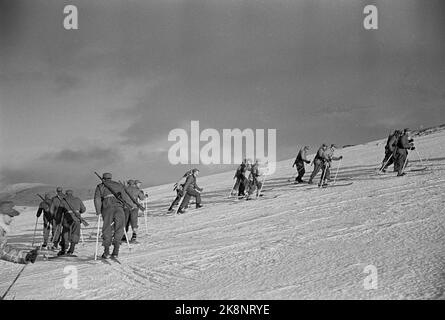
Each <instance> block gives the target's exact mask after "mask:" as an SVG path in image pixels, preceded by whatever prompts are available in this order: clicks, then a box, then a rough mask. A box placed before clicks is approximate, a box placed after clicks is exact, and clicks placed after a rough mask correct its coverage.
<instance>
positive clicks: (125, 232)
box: [94, 214, 131, 260]
mask: <svg viewBox="0 0 445 320" xmlns="http://www.w3.org/2000/svg"><path fill="white" fill-rule="evenodd" d="M100 217H101V215H100V214H99V215H97V230H96V250H95V253H94V260H97V255H98V250H99V233H100ZM113 224H114V222H112V223H111V225H110V226H112V225H113ZM124 235H125V240H126V241H127V246H128V250H129V251H131V245H130V241H129V240H128V235H127V231H126V230H125V226H124Z"/></svg>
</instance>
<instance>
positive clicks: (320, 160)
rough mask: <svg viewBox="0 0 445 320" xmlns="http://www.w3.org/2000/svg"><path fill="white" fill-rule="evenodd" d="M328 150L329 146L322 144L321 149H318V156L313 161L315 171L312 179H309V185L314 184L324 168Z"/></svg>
mask: <svg viewBox="0 0 445 320" xmlns="http://www.w3.org/2000/svg"><path fill="white" fill-rule="evenodd" d="M327 149H328V146H327V145H326V144H324V143H323V144H322V145H321V147H320V148H318V151H317V154H316V155H315V157H314V160H312V164H313V165H314V170H313V171H312V174H311V177H310V178H309V181H308V182H307V183H309V184H312V183H313V180H314V178H315V176H316V175H317V173H318V172H319V171H320V169H321V168H322V166H323V154H324V152H325V151H326V150H327Z"/></svg>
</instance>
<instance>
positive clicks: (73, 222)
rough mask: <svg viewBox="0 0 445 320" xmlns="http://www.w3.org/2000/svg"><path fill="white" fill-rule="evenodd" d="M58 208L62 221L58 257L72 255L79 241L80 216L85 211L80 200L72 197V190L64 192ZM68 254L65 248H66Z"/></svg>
mask: <svg viewBox="0 0 445 320" xmlns="http://www.w3.org/2000/svg"><path fill="white" fill-rule="evenodd" d="M60 207H61V208H63V211H64V214H63V220H62V226H63V229H62V239H63V240H62V245H61V248H60V251H59V253H57V255H58V256H63V255H65V254H68V255H72V254H74V249H75V248H76V244H78V243H79V239H80V223H81V220H80V218H81V214H82V213H84V212H85V211H86V208H85V205H84V204H83V202H82V200H80V199H79V198H77V197H75V196H74V195H73V191H72V190H66V195H65V197H64V198H62V201H61V204H60ZM68 244H69V249H68V252H66V248H67V247H68Z"/></svg>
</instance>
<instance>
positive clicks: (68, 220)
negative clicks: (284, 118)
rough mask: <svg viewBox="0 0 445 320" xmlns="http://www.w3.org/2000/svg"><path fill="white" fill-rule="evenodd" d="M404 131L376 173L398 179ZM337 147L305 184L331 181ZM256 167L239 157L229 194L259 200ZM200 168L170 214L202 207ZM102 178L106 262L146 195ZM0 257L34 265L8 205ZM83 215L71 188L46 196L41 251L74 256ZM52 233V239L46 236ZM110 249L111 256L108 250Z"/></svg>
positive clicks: (302, 153)
mask: <svg viewBox="0 0 445 320" xmlns="http://www.w3.org/2000/svg"><path fill="white" fill-rule="evenodd" d="M409 133H410V132H409V130H408V129H404V130H403V131H401V130H395V131H394V133H392V134H390V136H389V137H388V139H387V142H386V145H385V157H384V159H383V161H382V165H381V167H380V171H382V172H385V171H386V169H387V168H388V167H389V166H390V165H391V164H394V171H396V172H397V173H398V174H397V176H403V175H404V174H405V173H404V172H403V170H404V168H405V167H406V165H407V156H408V150H414V149H415V148H414V145H413V139H411V138H410V137H409ZM336 149H337V146H336V145H334V144H331V145H330V146H329V147H328V145H326V144H322V145H321V146H320V148H319V149H318V150H317V153H316V154H315V157H314V159H313V160H312V165H313V166H314V169H313V171H312V173H311V175H310V178H309V180H308V181H307V183H308V184H313V180H314V178H315V176H316V175H317V174H318V173H319V172H320V170H321V178H320V182H319V183H318V186H319V187H325V186H327V185H328V182H329V181H331V174H330V169H331V166H332V161H339V160H342V159H343V156H339V157H336V156H334V152H335V150H336ZM308 151H309V147H308V146H304V147H302V148H301V149H300V150H299V152H298V155H297V157H296V159H295V161H294V163H293V165H292V167H296V170H297V177H296V178H295V183H305V181H304V180H303V176H304V174H305V172H306V170H305V165H306V164H309V163H311V161H309V160H308V158H307V153H308ZM260 171H261V169H260V167H259V161H258V160H255V161H254V162H252V160H250V159H244V160H243V162H242V163H241V164H240V165H239V166H238V168H237V170H236V172H235V175H234V177H233V179H236V181H235V184H234V186H233V188H232V190H231V193H230V196H238V198H245V199H246V200H248V199H249V198H250V197H251V195H252V194H253V193H254V192H255V191H256V196H257V197H258V196H261V191H262V185H263V182H261V181H260V176H261V172H260ZM198 175H199V170H198V169H196V168H194V169H191V170H189V171H187V172H186V173H185V174H184V175H183V176H182V177H181V179H180V180H179V181H177V182H176V183H175V184H174V188H173V190H174V191H176V198H175V199H174V201H173V202H172V203H171V205H170V207H169V208H168V212H172V211H173V208H174V207H176V206H178V205H179V207H178V209H177V211H176V212H177V213H178V214H183V213H185V210H186V209H187V208H188V206H189V203H190V199H191V198H192V197H194V198H195V199H196V201H195V205H196V208H201V207H202V204H201V192H202V191H203V188H200V187H199V186H198V185H197V177H198ZM99 178H101V180H102V183H100V184H98V185H97V187H96V190H95V193H94V207H95V210H96V214H97V215H100V217H101V218H102V219H103V226H102V240H103V243H102V245H103V247H104V252H103V254H102V258H104V259H108V258H110V257H111V258H113V257H117V256H118V255H119V247H120V245H121V242H123V241H129V242H136V238H137V232H138V215H139V210H144V209H145V208H143V207H141V205H140V202H141V201H144V200H145V199H146V197H147V195H146V194H144V192H143V191H142V190H141V182H140V181H139V180H128V181H127V184H124V183H123V182H120V181H119V182H117V181H114V180H112V174H111V173H104V174H103V175H102V177H100V176H99ZM0 205H1V211H0V257H1V259H3V260H7V261H11V262H16V263H24V264H26V263H29V262H34V261H35V259H36V256H37V251H36V250H19V249H16V248H14V247H13V246H10V245H8V244H7V233H8V232H9V229H10V228H9V225H10V223H11V221H12V219H13V217H15V216H17V215H19V212H18V211H16V210H14V209H13V207H14V204H13V202H12V201H3V202H1V203H0ZM85 211H86V208H85V205H84V204H83V202H82V200H81V199H80V198H78V197H75V196H74V195H73V191H72V190H66V192H65V193H64V192H63V189H62V188H61V187H57V189H56V195H55V196H54V197H51V196H50V194H48V193H47V194H45V197H44V198H42V202H41V203H40V204H39V207H38V210H37V214H36V216H37V219H38V218H39V217H40V216H42V214H43V244H42V246H41V248H47V247H49V249H53V250H54V249H58V248H59V246H60V251H59V252H58V254H57V255H59V256H64V255H73V254H74V250H75V247H76V245H77V244H78V243H79V240H80V236H81V224H82V223H84V224H85V225H87V224H86V221H85V220H84V219H82V217H81V215H82V214H83V213H84V212H85ZM130 227H131V229H132V236H131V239H130V240H128V239H129V238H128V232H129V229H130ZM50 234H51V237H50ZM111 245H113V251H112V252H111V254H110V247H111Z"/></svg>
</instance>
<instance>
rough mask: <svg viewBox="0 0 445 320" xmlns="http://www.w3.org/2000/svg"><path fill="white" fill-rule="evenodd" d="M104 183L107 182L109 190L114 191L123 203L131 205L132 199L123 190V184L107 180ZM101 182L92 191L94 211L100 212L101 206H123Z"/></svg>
mask: <svg viewBox="0 0 445 320" xmlns="http://www.w3.org/2000/svg"><path fill="white" fill-rule="evenodd" d="M104 183H106V184H107V186H108V187H110V188H111V190H113V191H114V193H116V194H117V195H118V196H120V198H121V199H123V200H124V202H125V203H127V204H128V205H130V206H132V204H133V201H132V200H131V199H130V197H129V196H128V195H127V193H126V192H125V189H124V186H123V185H122V184H121V183H119V182H116V181H113V180H107V181H105V182H104ZM104 183H101V184H99V185H97V187H96V191H95V192H94V207H95V208H96V213H100V212H101V211H102V209H103V208H108V207H125V206H124V205H123V204H122V203H121V202H120V201H119V200H117V199H116V198H115V197H114V195H113V193H112V192H111V191H110V190H108V188H107V187H106V186H105V185H104Z"/></svg>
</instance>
